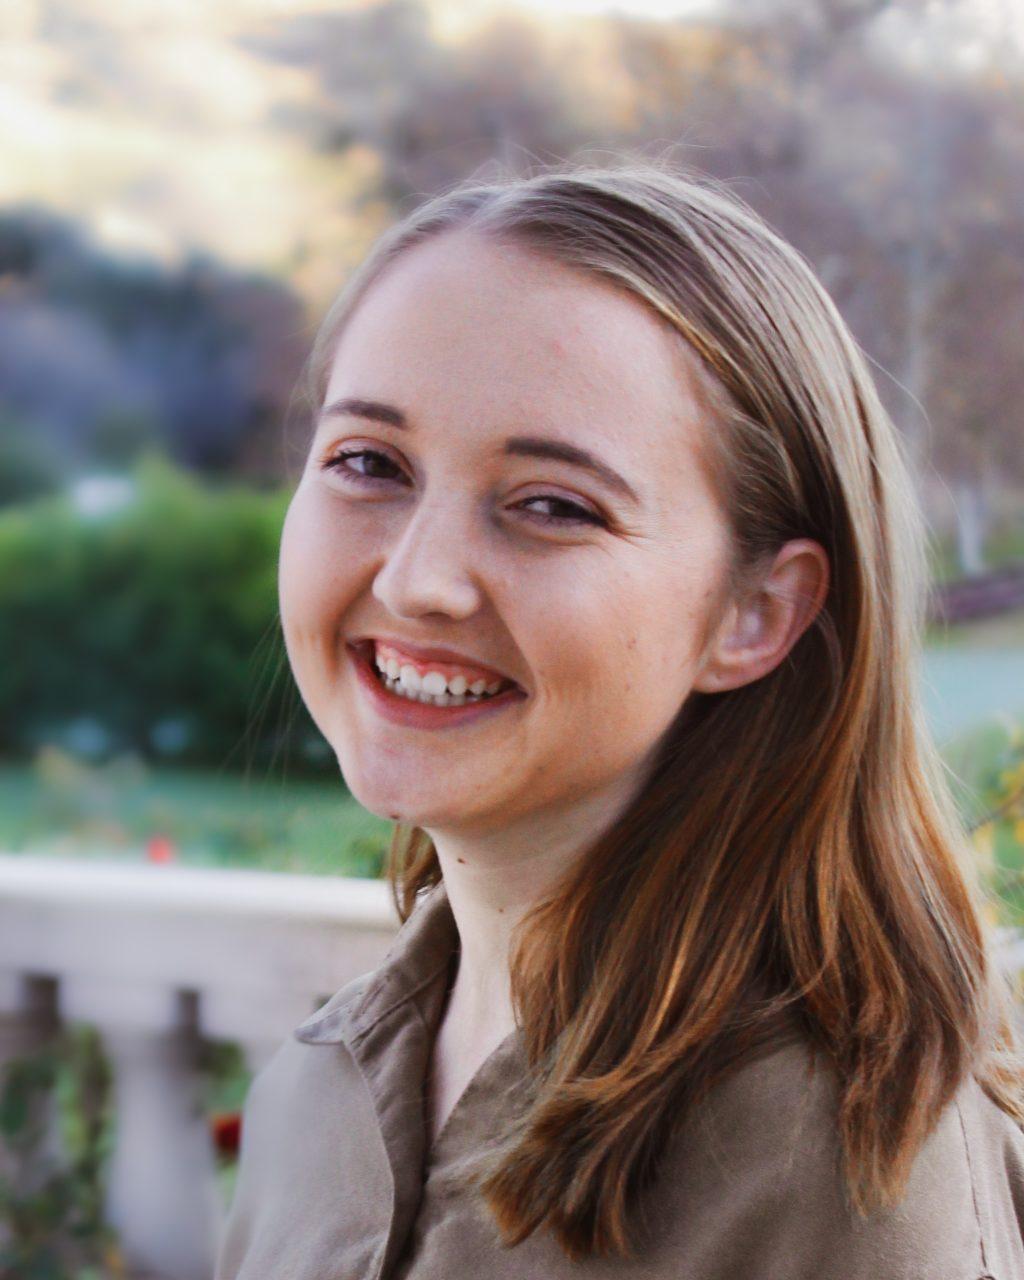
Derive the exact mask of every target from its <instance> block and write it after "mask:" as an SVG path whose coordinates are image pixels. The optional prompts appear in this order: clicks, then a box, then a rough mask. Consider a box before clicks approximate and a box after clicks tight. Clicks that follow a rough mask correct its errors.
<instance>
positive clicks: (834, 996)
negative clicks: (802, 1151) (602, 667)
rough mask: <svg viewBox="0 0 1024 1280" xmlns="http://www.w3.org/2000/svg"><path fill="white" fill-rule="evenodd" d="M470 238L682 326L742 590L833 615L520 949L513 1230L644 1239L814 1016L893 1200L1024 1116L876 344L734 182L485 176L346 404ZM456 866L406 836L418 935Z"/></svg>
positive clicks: (714, 711)
mask: <svg viewBox="0 0 1024 1280" xmlns="http://www.w3.org/2000/svg"><path fill="white" fill-rule="evenodd" d="M459 229H472V230H473V231H474V232H477V233H480V234H485V235H493V236H496V237H499V238H501V239H503V240H508V241H512V242H515V243H517V244H519V245H522V246H526V247H527V248H530V249H532V250H534V251H536V252H537V253H539V254H544V255H549V256H550V257H551V258H553V259H556V260H557V261H559V262H560V263H562V264H565V265H568V266H570V267H575V268H577V269H578V270H579V271H580V272H581V273H583V274H584V275H586V276H598V277H600V278H602V279H603V280H606V281H607V280H611V281H615V282H617V283H618V284H619V285H620V286H621V287H622V288H623V289H626V290H629V291H630V292H631V293H632V294H634V295H636V296H637V297H639V298H641V299H643V300H645V301H646V302H647V303H648V304H649V305H650V306H651V308H652V309H653V310H654V311H655V312H657V313H658V314H659V315H660V316H662V317H663V318H664V320H665V321H666V323H667V324H669V325H671V326H672V327H673V328H674V329H675V330H676V331H677V332H678V333H679V334H680V336H681V341H680V352H681V357H682V358H683V359H685V360H686V361H687V362H688V363H689V365H690V367H691V370H692V372H693V374H694V376H695V377H696V379H697V386H698V388H699V391H700V394H701V396H702V399H703V400H704V405H705V408H706V416H705V421H704V428H705V432H706V436H707V445H708V449H709V457H710V459H711V464H712V466H713V469H714V473H715V479H716V483H717V485H718V487H719V492H720V495H721V498H722V501H723V503H724V505H725V507H726V509H727V512H728V515H729V518H730V520H731V525H732V531H733V534H734V562H733V566H732V568H733V572H732V575H731V579H730V585H731V587H732V589H734V590H735V591H742V590H743V589H744V587H745V586H746V585H748V584H749V583H751V582H755V581H756V575H757V571H758V568H759V567H760V566H763V565H764V563H765V562H766V558H770V557H771V556H772V555H773V553H774V552H775V551H776V550H777V549H778V548H779V547H780V546H781V545H782V543H784V542H785V541H787V540H788V539H790V538H796V537H810V538H814V539H815V540H817V541H818V542H820V543H821V544H822V546H823V547H824V548H825V550H826V551H827V553H828V556H829V563H830V568H831V575H830V583H829V589H828V595H827V598H826V601H825V603H824V605H823V607H822V609H821V611H820V612H819V614H818V616H817V617H816V618H815V621H814V623H813V625H812V626H811V627H809V628H808V630H807V631H806V632H805V633H804V634H803V635H802V636H801V637H800V639H799V640H798V641H797V643H796V644H795V645H794V647H793V649H792V651H791V652H790V654H789V655H788V657H787V659H786V660H785V661H784V662H782V663H781V664H780V665H779V666H778V667H777V668H776V669H775V670H773V671H772V672H770V673H769V674H768V675H766V676H764V677H762V678H761V679H758V680H755V681H753V682H752V683H750V684H747V685H744V686H742V687H740V688H736V689H732V690H728V691H725V692H721V693H715V694H703V693H694V694H692V695H691V696H690V697H689V698H688V699H687V701H686V703H685V704H684V706H683V707H682V708H680V712H679V714H678V716H677V718H676V720H675V722H674V723H673V725H672V727H671V729H670V731H669V732H668V734H667V735H666V737H665V739H664V742H663V744H662V747H661V750H660V753H659V755H658V758H657V760H656V762H655V765H654V767H653V768H652V770H651V771H650V773H649V776H648V778H647V780H646V783H645V785H644V786H643V788H642V790H641V791H640V793H639V794H638V795H637V796H636V797H635V799H634V800H633V802H632V803H631V804H630V805H629V806H628V808H627V809H626V810H625V812H623V813H622V814H621V815H620V816H619V817H618V819H617V820H616V821H615V822H614V823H613V824H612V825H611V827H610V828H609V829H608V830H607V831H605V832H604V833H603V834H602V835H601V836H600V837H599V838H598V839H597V840H596V841H595V842H594V843H593V844H592V845H591V846H590V847H588V848H587V849H586V850H584V851H582V856H581V857H580V858H579V859H578V861H577V862H576V863H575V864H574V865H573V866H572V868H571V869H570V870H569V871H568V872H567V873H566V874H565V876H564V878H563V880H562V882H561V883H560V884H559V886H558V887H557V889H556V891H554V892H552V893H551V894H550V895H549V896H548V897H547V898H546V899H545V900H544V901H542V902H540V903H538V904H536V906H535V907H534V908H533V909H532V910H531V911H530V912H529V914H528V916H527V917H526V918H525V919H524V920H523V921H522V922H521V923H520V926H519V928H518V929H517V932H516V940H515V954H514V956H513V958H512V996H513V1003H514V1007H515V1011H516V1016H517V1020H518V1023H519V1025H520V1027H521V1029H522V1034H523V1037H524V1042H525V1046H526V1050H527V1053H528V1057H529V1060H530V1062H531V1064H532V1065H533V1068H534V1071H535V1073H536V1078H537V1082H538V1083H537V1088H536V1089H535V1090H534V1091H533V1093H532V1095H531V1100H530V1104H529V1108H528V1109H527V1110H526V1111H525V1112H524V1114H523V1115H522V1118H521V1121H520V1122H519V1123H518V1125H517V1127H516V1129H515V1132H513V1133H511V1134H509V1135H507V1140H506V1141H505V1142H504V1144H503V1145H502V1147H501V1148H500V1149H499V1150H497V1151H496V1152H494V1153H492V1154H490V1155H489V1156H488V1158H487V1161H486V1164H485V1166H484V1176H483V1177H482V1179H481V1183H480V1185H481V1188H482V1192H483V1194H484V1195H485V1197H486V1199H487V1202H488V1204H489V1206H490V1208H491V1210H492V1212H493V1214H494V1216H495V1219H496V1221H497V1224H498V1226H499V1228H500V1230H501V1232H502V1233H503V1236H504V1237H505V1239H506V1241H507V1242H508V1243H509V1244H514V1243H517V1242H518V1241H520V1240H522V1239H524V1238H525V1237H526V1236H528V1235H529V1234H530V1233H531V1232H533V1231H535V1230H537V1229H538V1228H541V1227H546V1228H549V1229H550V1230H551V1231H552V1232H553V1233H554V1235H555V1237H556V1238H557V1240H558V1241H559V1243H560V1244H561V1246H562V1248H563V1249H564V1250H565V1252H566V1253H567V1254H568V1256H570V1257H571V1258H573V1259H583V1258H586V1257H590V1256H600V1255H612V1254H619V1255H622V1256H630V1255H631V1254H633V1253H635V1251H636V1246H637V1233H638V1229H639V1228H638V1223H639V1212H638V1206H639V1203H640V1200H641V1198H642V1194H643V1192H644V1190H645V1188H646V1187H647V1186H648V1185H649V1183H650V1181H651V1179H652V1178H653V1177H654V1176H655V1175H656V1171H657V1164H658V1157H659V1155H660V1154H661V1153H662V1152H663V1150H664V1148H665V1144H666V1142H667V1140H668V1138H669V1136H670V1135H671V1133H672V1132H674V1130H675V1126H676V1125H677V1124H678V1123H679V1121H680V1119H681V1118H682V1117H683V1116H684V1115H685V1114H686V1112H687V1110H688V1109H689V1108H692V1107H693V1106H694V1105H695V1103H696V1102H697V1101H698V1100H699V1099H700V1098H701V1097H703V1096H704V1094H705V1093H706V1091H707V1090H708V1089H710V1088H711V1086H712V1085H714V1084H715V1083H716V1081H718V1080H720V1079H722V1078H723V1077H724V1076H725V1075H726V1074H727V1073H728V1072H729V1071H731V1070H733V1069H735V1067H736V1066H737V1065H738V1064H739V1063H740V1062H742V1061H744V1060H745V1058H747V1057H749V1056H750V1055H751V1054H753V1053H756V1052H758V1051H759V1046H761V1047H763V1045H764V1044H765V1043H766V1042H769V1041H770V1039H771V1035H772V1033H773V1031H772V1029H773V1028H777V1027H778V1026H779V1025H780V1019H781V1020H782V1021H783V1022H785V1023H787V1024H788V1025H795V1026H797V1027H798V1028H799V1033H800V1034H801V1035H802V1036H804V1037H806V1040H807V1041H808V1042H809V1044H810V1045H811V1047H812V1048H813V1049H814V1050H815V1054H816V1056H820V1057H821V1058H823V1059H824V1061H825V1062H826V1063H827V1064H829V1065H830V1067H831V1068H832V1069H834V1070H835V1072H836V1074H837V1079H838V1082H839V1112H838V1118H837V1123H838V1128H839V1134H840V1137H841V1140H842V1146H843V1151H844V1164H845V1174H846V1178H847V1186H848V1189H849V1194H850V1198H851V1203H852V1204H853V1206H854V1207H855V1208H856V1209H857V1210H858V1211H859V1212H861V1213H868V1212H870V1211H871V1210H872V1209H874V1208H876V1207H880V1206H885V1205H893V1204H895V1203H897V1202H898V1200H899V1199H900V1198H901V1197H902V1193H903V1190H904V1187H905V1182H906V1178H907V1175H908V1173H909V1170H910V1167H911V1164H912V1162H913V1160H914V1157H915V1155H916V1153H917V1151H918V1149H919V1148H920V1146H921V1144H922V1142H923V1141H924V1139H925V1138H926V1137H927V1135H928V1134H929V1132H930V1131H931V1129H932V1127H933V1125H934V1123H935V1122H936V1120H937V1119H938V1117H939V1114H940V1112H941V1111H942V1110H943V1109H944V1108H945V1106H946V1105H947V1103H948V1102H949V1101H950V1100H951V1098H952V1096H953V1093H954V1092H955V1090H956V1088H957V1086H958V1085H959V1084H960V1082H961V1081H962V1080H963V1079H964V1078H965V1077H966V1076H967V1075H968V1074H969V1073H971V1074H973V1075H974V1076H975V1078H976V1079H977V1080H978V1082H979V1083H980V1084H981V1086H982V1087H983V1089H984V1090H985V1092H986V1093H987V1094H988V1095H989V1097H990V1098H992V1099H993V1100H994V1101H995V1102H996V1103H997V1104H998V1105H999V1106H1000V1107H1002V1108H1003V1109H1004V1110H1005V1111H1006V1112H1007V1113H1009V1114H1010V1115H1011V1116H1013V1117H1014V1119H1015V1120H1016V1121H1017V1122H1018V1123H1020V1124H1024V1062H1022V1059H1021V1056H1020V1050H1019V1046H1018V1044H1017V1042H1016V1039H1015V1034H1014V1030H1013V1021H1012V1012H1011V994H1010V988H1009V984H1008V982H1007V980H1006V979H1005V978H1004V977H1002V976H1001V975H1000V973H999V971H998V969H997V967H996V965H995V964H994V962H993V960H992V957H991V953H990V946H989V942H988V940H987V937H986V932H985V928H984V924H983V915H982V911H983V908H984V906H985V903H986V900H987V893H986V891H985V890H984V888H983V887H982V885H981V884H980V882H979V880H978V878H977V874H976V871H975V869H974V864H973V860H972V858H971V856H970V847H969V843H968V841H967V839H966V835H965V832H964V829H963V826H962V824H961V821H960V819H959V816H958V814H957V812H956V809H955V807H954V804H953V801H952V799H951V795H950V791H949V787H948V784H947V780H946V776H945V772H944V767H943V765H942V762H941V759H940V757H939V755H938V753H937V751H936V748H935V746H934V743H933V742H932V739H931V737H930V734H929V732H928V729H927V727H926V725H925V723H924V717H923V712H922V709H921V705H920V699H919V694H918V662H919V654H920V649H921V642H922V633H923V627H924V618H925V606H926V600H927V531H926V527H925V524H924V520H923V516H922V514H921V512H920V508H919V505H918V502H917V498H916V494H915V492H914V489H913V486H912V484H911V480H910V476H909V468H908V465H907V460H906V457H905V454H904V452H903V448H902V445H901V442H900V439H899V437H898V435H897V432H896V430H895V428H894V426H893V424H892V422H891V420H890V418H889V416H888V415H887V413H886V411H885V410H884V408H883V406H882V404H881V401H880V400H879V397H878V394H877V391H876V388H875V386H874V383H873V381H872V378H871V375H870V372H869V370H868V367H867V363H866V361H865V358H864V356H863V355H862V353H861V351H860V349H859V348H858V346H857V344H856V343H855V341H854V340H853V338H852V336H851V335H850V333H849V331H848V329H847V327H846V325H845V323H844V322H843V320H842V319H841V317H840V315H839V313H838V311H837V310H836V307H835V305H834V304H833V302H832V301H831V299H830V298H829V296H828V295H827V293H826V292H825V290H824V288H823V287H822V286H821V285H820V283H819V282H818V280H817V279H816V277H815V275H814V273H813V271H812V270H811V268H810V267H809V265H808V264H807V262H806V261H805V259H804V258H803V257H802V256H801V255H800V254H799V253H798V252H797V251H796V250H795V249H793V248H792V247H791V246H790V245H788V244H787V243H786V242H785V241H783V240H782V239H781V238H780V237H779V236H777V235H776V234H775V233H774V232H773V231H772V230H771V229H770V228H769V227H768V226H767V225H766V224H765V223H764V221H763V220H762V219H761V218H760V217H759V216H758V215H757V214H756V213H755V212H754V211H753V210H752V209H751V208H750V207H749V206H747V205H746V203H745V202H743V201H742V200H740V199H739V198H738V197H737V196H736V195H735V194H733V193H732V192H731V191H729V190H728V189H727V188H724V187H723V186H721V184H719V183H716V182H714V181H713V180H711V179H709V178H707V177H705V176H703V175H699V174H694V173H692V172H690V171H688V170H684V169H682V168H681V167H680V166H678V165H675V164H672V163H669V162H664V161H663V162H657V161H650V160H636V159H632V158H629V157H623V158H621V159H620V160H618V161H613V162H612V163H602V164H601V165H600V166H597V165H592V164H585V163H574V162H569V163H566V164H561V165H559V166H554V167H548V168H542V169H538V170H536V171H534V172H533V173H531V174H530V175H528V176H525V177H524V176H506V175H499V177H498V178H496V179H495V180H487V181H478V180H476V179H471V180H469V181H466V182H463V183H460V184H459V185H457V186H455V187H454V188H452V189H450V190H448V191H446V192H444V193H442V194H441V195H439V196H437V197H435V198H433V199H431V200H428V201H427V202H425V203H424V204H422V205H421V206H420V207H419V208H417V209H415V210H414V211H413V212H412V213H410V214H409V215H408V216H407V217H406V218H404V219H403V220H402V221H401V222H399V223H398V224H397V225H395V226H394V227H392V228H391V229H390V230H389V231H388V232H386V233H385V234H384V235H383V236H382V237H381V238H380V240H379V241H378V242H377V244H376V246H375V247H374V249H373V250H372V252H371V253H370V255H369V257H368V258H367V259H366V260H365V261H364V262H363V264H362V265H361V267H360V269H359V270H358V272H357V273H356V274H355V276H354V277H353V278H352V279H351V280H350V281H349V283H348V285H347V286H346V288H345V289H344V290H343V292H342V293H341V295H340V296H339V297H338V299H337V300H336V301H335V303H334V305H333V306H332V307H331V309H330V311H329V312H328V314H327V316H326V318H325V319H324V322H323V324H322V326H321V329H320V332H319V333H318V335H317V339H316V342H315V344H314V347H313V350H312V353H311V356H310V360H309V364H308V366H307V372H308V383H307V394H308V396H309V399H310V401H311V404H312V406H313V407H314V408H315V409H319V407H320V406H321V405H322V404H323V398H324V394H325V391H326V387H327V379H328V375H329V370H330V362H331V359H332V357H333V353H334V351H335V349H336V344H337V342H338V340H339V337H340V335H341V332H342V330H343V327H344V323H345V320H346V318H347V317H348V316H349V315H350V314H351V312H352V310H353V309H354V307H355V306H356V304H357V303H358V301H359V299H360V298H361V297H362V295H363V294H364V293H365V291H366V290H367V289H368V288H369V287H371V286H372V284H373V282H374V281H375V280H376V279H377V278H378V277H379V276H380V275H381V273H382V272H383V271H384V270H385V269H386V268H387V267H388V266H389V264H391V263H392V262H394V261H395V260H396V259H397V258H399V257H400V256H401V255H402V254H403V253H405V252H407V251H408V250H409V249H411V248H412V247H413V246H415V245H417V244H418V243H420V242H421V241H423V240H425V239H427V238H428V237H433V236H438V235H442V234H445V233H448V232H452V231H456V230H459ZM440 875H441V872H440V867H439V865H438V861H437V857H436V854H435V852H434V849H433V845H432V843H431V841H430V839H429V837H428V836H427V835H426V833H425V832H423V831H421V830H419V829H418V828H408V827H402V826H398V827H397V828H396V830H395V833H394V840H393V843H392V849H391V857H390V863H389V878H390V881H391V885H392V891H393V893H394V895H395V899H396V902H397V903H398V907H399V912H400V914H401V916H402V918H403V919H404V918H406V917H407V916H408V914H409V913H410V912H411V911H412V909H413V906H414V903H415V900H416V895H417V893H418V892H419V891H420V890H421V889H423V888H424V887H426V886H428V885H431V884H433V883H436V882H437V880H438V879H439V878H440Z"/></svg>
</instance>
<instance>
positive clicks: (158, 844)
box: [146, 836, 178, 862]
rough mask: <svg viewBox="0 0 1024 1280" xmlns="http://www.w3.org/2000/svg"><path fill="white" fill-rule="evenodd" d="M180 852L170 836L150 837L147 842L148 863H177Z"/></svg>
mask: <svg viewBox="0 0 1024 1280" xmlns="http://www.w3.org/2000/svg"><path fill="white" fill-rule="evenodd" d="M177 857H178V851H177V849H176V848H175V847H174V841H173V840H171V839H170V837H168V836H150V837H149V839H148V840H147V841H146V860H147V862H175V861H177Z"/></svg>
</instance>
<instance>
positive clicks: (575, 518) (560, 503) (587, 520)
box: [518, 493, 605, 526]
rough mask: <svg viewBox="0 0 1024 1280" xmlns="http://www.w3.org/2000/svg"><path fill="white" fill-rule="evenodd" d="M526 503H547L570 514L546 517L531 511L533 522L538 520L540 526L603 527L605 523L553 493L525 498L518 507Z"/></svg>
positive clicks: (591, 513)
mask: <svg viewBox="0 0 1024 1280" xmlns="http://www.w3.org/2000/svg"><path fill="white" fill-rule="evenodd" d="M528 502H547V503H549V504H551V505H552V506H555V507H563V508H565V509H566V510H567V511H568V512H569V513H570V514H568V515H561V516H560V515H546V514H544V513H543V512H540V511H532V512H530V514H531V515H532V516H533V518H534V519H535V520H539V521H540V522H541V524H556V525H557V524H561V525H566V524H594V525H598V526H603V525H604V524H605V521H604V520H603V519H602V518H601V517H600V516H599V515H597V513H596V512H594V511H589V510H588V509H587V508H586V507H581V506H580V504H579V503H578V502H570V501H569V499H568V498H560V497H558V496H557V495H556V494H553V493H538V494H535V495H534V497H532V498H525V499H524V500H523V501H522V502H520V503H519V504H518V505H519V506H521V507H525V506H526V504H527V503H528Z"/></svg>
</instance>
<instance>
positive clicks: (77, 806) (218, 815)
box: [0, 750, 391, 876]
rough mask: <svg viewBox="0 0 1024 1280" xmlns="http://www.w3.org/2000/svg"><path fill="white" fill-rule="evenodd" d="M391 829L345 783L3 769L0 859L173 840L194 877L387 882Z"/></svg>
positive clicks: (121, 763)
mask: <svg viewBox="0 0 1024 1280" xmlns="http://www.w3.org/2000/svg"><path fill="white" fill-rule="evenodd" d="M390 832H391V824H390V823H389V822H386V821H384V820H383V819H381V818H377V817H375V816H374V815H373V814H371V813H367V811H366V810H365V809H363V808H362V806H360V805H359V804H357V803H356V802H355V801H354V800H353V799H352V798H351V796H350V795H349V794H348V792H347V791H346V790H345V787H344V785H343V783H342V782H341V780H340V778H338V779H329V780H325V781H323V782H320V781H305V780H304V781H298V780H293V781H289V782H280V781H268V780H259V779H255V780H247V779H246V778H244V777H241V776H236V775H231V774H216V773H210V772H200V771H189V770H175V769H166V768H159V769H152V768H148V767H147V766H145V765H143V764H141V763H140V762H139V761H137V760H132V759H120V760H114V761H111V762H110V763H108V764H106V765H87V764H83V763H82V762H80V761H76V760H74V759H72V758H71V757H69V756H66V755H64V754H62V753H60V752H57V751H52V750H50V751H45V752H43V753H41V755H40V756H39V757H38V758H37V760H36V762H35V763H34V764H33V765H7V766H5V767H0V850H2V851H4V852H10V853H16V852H22V851H24V852H31V853H49V854H60V855H62V856H65V857H77V856H81V857H85V858H88V857H104V858H115V859H117V858H124V859H125V860H126V861H132V862H137V861H141V860H144V859H145V857H146V849H147V842H148V841H149V840H151V839H152V838H154V837H165V838H166V839H169V840H170V841H171V842H172V843H173V848H174V852H175V857H176V860H177V861H178V862H180V863H181V864H182V865H185V866H196V867H202V866H207V867H250V868H258V869H261V870H273V871H294V872H303V873H308V874H310V875H371V876H372V875H378V874H379V872H380V868H381V866H382V859H383V856H384V852H385V850H386V848H387V844H388V841H389V838H390Z"/></svg>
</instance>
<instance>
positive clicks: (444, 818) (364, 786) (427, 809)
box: [339, 761, 465, 828]
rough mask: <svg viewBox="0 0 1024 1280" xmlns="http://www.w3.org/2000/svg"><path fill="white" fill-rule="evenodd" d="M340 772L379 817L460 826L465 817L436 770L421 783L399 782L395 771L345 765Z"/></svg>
mask: <svg viewBox="0 0 1024 1280" xmlns="http://www.w3.org/2000/svg"><path fill="white" fill-rule="evenodd" d="M339 764H340V761H339ZM341 774H342V777H343V778H344V779H345V785H346V786H347V787H348V790H349V792H350V794H351V795H352V798H353V799H354V800H356V801H358V803H359V804H361V805H362V806H363V808H364V809H366V810H368V811H369V812H370V813H372V814H375V815H376V816H377V817H378V818H386V819H387V820H388V821H390V822H401V823H405V824H406V825H408V826H414V827H427V826H431V827H437V828H441V827H452V826H456V827H457V826H459V825H460V820H461V819H463V818H464V817H465V811H464V808H463V807H462V806H460V805H459V802H458V797H457V796H455V795H453V794H452V793H451V791H450V790H443V789H442V787H441V785H440V782H439V778H438V776H437V775H436V774H435V775H434V776H432V777H431V778H429V779H425V780H424V781H423V784H422V786H416V785H399V782H398V780H397V779H396V778H395V776H394V773H393V772H392V773H391V775H390V776H389V777H388V778H387V779H384V778H380V777H373V776H369V775H367V774H366V773H363V772H362V771H360V770H359V769H353V770H350V771H346V770H345V768H344V767H342V768H341Z"/></svg>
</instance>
